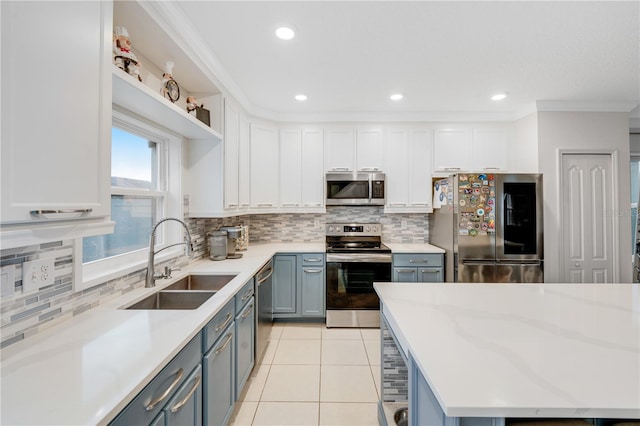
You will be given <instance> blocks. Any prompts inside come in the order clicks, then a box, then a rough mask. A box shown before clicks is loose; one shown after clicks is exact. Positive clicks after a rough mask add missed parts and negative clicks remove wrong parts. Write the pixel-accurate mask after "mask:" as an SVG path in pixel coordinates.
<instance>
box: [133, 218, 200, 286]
mask: <svg viewBox="0 0 640 426" xmlns="http://www.w3.org/2000/svg"><path fill="white" fill-rule="evenodd" d="M168 220H175V221H176V222H178V223H180V224H181V225H182V226H183V227H184V230H185V231H186V232H187V241H186V242H182V243H175V244H171V245H168V246H166V247H162V248H161V249H160V250H158V251H155V252H154V251H153V247H154V246H155V245H156V229H157V228H158V226H159V225H160V224H161V223H162V222H166V221H168ZM182 244H185V245H186V246H187V249H186V253H185V254H186V255H187V256H191V250H193V247H192V246H191V234H190V233H189V228H187V224H186V223H184V222H183V221H181V220H180V219H176V218H173V217H167V218H165V219H162V220H160V221H159V222H158V223H156V224H155V226H154V227H153V230H152V231H151V238H150V239H149V263H148V264H147V276H146V277H145V281H144V286H145V287H155V285H156V279H157V278H168V277H170V276H171V269H169V270H168V272H167V268H165V273H164V274H160V275H155V271H154V258H155V255H156V254H158V253H160V252H161V251H162V250H165V249H168V248H169V247H173V246H179V245H182Z"/></svg>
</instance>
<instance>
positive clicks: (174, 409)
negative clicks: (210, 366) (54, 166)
mask: <svg viewBox="0 0 640 426" xmlns="http://www.w3.org/2000/svg"><path fill="white" fill-rule="evenodd" d="M200 381H202V377H201V376H198V377H196V380H195V382H194V383H193V387H192V388H191V390H190V391H189V394H188V395H187V396H185V397H184V398H183V399H182V401H180V402H178V403H177V404H176V405H174V406H173V407H171V412H172V413H177V412H178V411H180V409H181V408H182V407H184V406H185V404H186V403H187V402H189V399H190V398H191V396H192V395H193V394H194V392H195V391H196V390H197V389H198V386H200Z"/></svg>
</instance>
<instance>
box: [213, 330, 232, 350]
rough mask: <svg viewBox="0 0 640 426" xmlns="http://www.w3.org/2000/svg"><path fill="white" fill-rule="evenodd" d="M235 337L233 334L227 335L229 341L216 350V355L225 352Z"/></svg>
mask: <svg viewBox="0 0 640 426" xmlns="http://www.w3.org/2000/svg"><path fill="white" fill-rule="evenodd" d="M232 337H233V335H232V334H231V333H229V334H227V340H226V341H225V342H224V344H223V345H222V346H221V347H220V348H218V349H216V350H215V352H214V354H219V353H220V352H222V351H224V349H225V348H226V347H227V346H229V342H230V341H231V338H232Z"/></svg>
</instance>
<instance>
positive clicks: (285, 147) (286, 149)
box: [280, 129, 302, 209]
mask: <svg viewBox="0 0 640 426" xmlns="http://www.w3.org/2000/svg"><path fill="white" fill-rule="evenodd" d="M301 176H302V130H300V129H280V205H281V206H282V208H283V209H287V208H299V207H300V206H301V205H302V179H300V178H301Z"/></svg>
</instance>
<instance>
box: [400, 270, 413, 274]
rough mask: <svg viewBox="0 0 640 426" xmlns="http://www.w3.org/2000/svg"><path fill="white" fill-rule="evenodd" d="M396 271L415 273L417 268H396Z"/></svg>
mask: <svg viewBox="0 0 640 426" xmlns="http://www.w3.org/2000/svg"><path fill="white" fill-rule="evenodd" d="M396 272H397V273H399V274H413V273H415V272H416V271H415V269H396Z"/></svg>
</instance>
